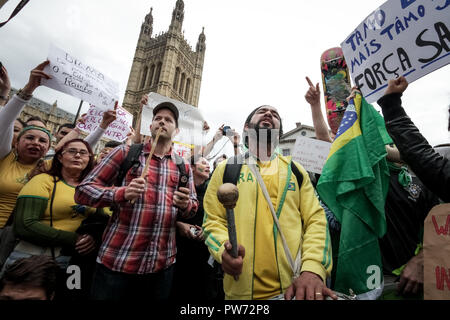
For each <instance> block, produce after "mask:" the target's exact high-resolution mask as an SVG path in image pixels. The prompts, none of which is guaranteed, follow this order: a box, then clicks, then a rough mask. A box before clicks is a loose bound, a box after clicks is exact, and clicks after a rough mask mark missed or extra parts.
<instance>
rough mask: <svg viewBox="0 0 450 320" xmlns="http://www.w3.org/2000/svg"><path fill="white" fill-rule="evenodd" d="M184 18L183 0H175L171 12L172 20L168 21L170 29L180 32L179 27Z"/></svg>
mask: <svg viewBox="0 0 450 320" xmlns="http://www.w3.org/2000/svg"><path fill="white" fill-rule="evenodd" d="M183 20H184V2H183V0H177V3H176V4H175V8H174V9H173V12H172V22H171V23H170V28H169V29H170V30H173V31H176V32H179V33H181V27H182V26H183Z"/></svg>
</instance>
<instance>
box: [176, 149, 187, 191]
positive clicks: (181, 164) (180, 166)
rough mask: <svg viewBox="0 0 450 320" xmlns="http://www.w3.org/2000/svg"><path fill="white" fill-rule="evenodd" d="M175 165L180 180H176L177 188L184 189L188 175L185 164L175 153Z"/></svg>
mask: <svg viewBox="0 0 450 320" xmlns="http://www.w3.org/2000/svg"><path fill="white" fill-rule="evenodd" d="M175 163H176V164H177V167H178V171H180V179H179V180H178V188H180V187H183V188H186V187H187V184H188V182H189V174H188V173H187V172H186V164H185V163H184V159H183V158H182V157H180V156H179V155H178V154H176V153H175Z"/></svg>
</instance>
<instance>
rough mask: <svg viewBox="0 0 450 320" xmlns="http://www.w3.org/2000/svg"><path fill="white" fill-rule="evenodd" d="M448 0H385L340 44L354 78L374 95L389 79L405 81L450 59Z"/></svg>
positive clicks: (368, 96)
mask: <svg viewBox="0 0 450 320" xmlns="http://www.w3.org/2000/svg"><path fill="white" fill-rule="evenodd" d="M449 16H450V1H449V0H434V1H430V0H389V1H387V2H385V3H384V4H383V5H382V6H381V7H379V8H378V9H377V10H375V11H374V12H372V13H371V14H370V15H369V16H368V17H367V18H366V19H365V20H364V21H363V22H362V23H361V24H360V25H359V26H358V27H357V28H356V29H355V30H354V31H353V32H352V33H351V34H350V35H349V36H348V37H347V38H346V39H345V40H344V41H343V42H342V43H341V47H342V50H343V51H344V56H345V60H346V62H347V65H348V66H349V69H350V73H351V76H352V79H353V81H354V83H355V84H356V85H357V86H359V88H360V89H361V91H362V93H363V95H364V97H365V98H366V100H367V101H368V102H369V103H371V102H374V101H376V100H378V99H379V98H380V97H381V96H382V95H383V93H384V91H385V90H386V87H387V83H388V80H391V79H395V78H398V77H399V76H405V77H406V79H407V80H408V82H410V83H411V82H412V81H414V80H417V79H419V78H421V77H423V76H424V75H426V74H428V73H430V72H432V71H434V70H436V69H438V68H441V67H443V66H445V65H447V64H448V63H449V62H450V31H449V29H450V19H449Z"/></svg>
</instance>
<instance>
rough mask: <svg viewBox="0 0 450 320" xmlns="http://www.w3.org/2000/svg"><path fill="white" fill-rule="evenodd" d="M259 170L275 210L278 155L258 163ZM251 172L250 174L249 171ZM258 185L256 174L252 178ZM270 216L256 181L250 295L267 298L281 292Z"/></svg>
mask: <svg viewBox="0 0 450 320" xmlns="http://www.w3.org/2000/svg"><path fill="white" fill-rule="evenodd" d="M258 166H259V170H260V173H261V176H262V179H263V181H264V184H265V185H266V188H267V192H268V193H269V196H270V199H271V200H272V205H273V207H274V208H275V210H277V207H276V203H277V195H278V157H277V158H276V159H275V160H272V161H268V162H264V163H263V162H258ZM250 174H251V173H250ZM253 179H254V180H255V183H256V184H258V181H257V180H256V177H253ZM273 227H274V222H273V217H272V213H271V212H270V208H269V205H268V204H267V201H266V198H265V197H264V194H263V192H262V190H261V188H260V187H259V184H258V202H257V213H256V227H255V228H256V231H255V257H254V259H255V265H254V271H253V272H254V274H253V276H254V278H253V298H254V299H258V300H259V299H269V298H272V297H274V296H276V295H278V294H280V293H281V286H280V278H279V274H278V266H277V263H276V256H275V244H274V238H273Z"/></svg>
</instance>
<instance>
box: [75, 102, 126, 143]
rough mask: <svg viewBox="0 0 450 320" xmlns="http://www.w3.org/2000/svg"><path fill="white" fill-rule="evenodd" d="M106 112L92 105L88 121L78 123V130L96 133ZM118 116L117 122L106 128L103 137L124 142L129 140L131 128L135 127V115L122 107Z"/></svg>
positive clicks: (118, 110) (87, 116)
mask: <svg viewBox="0 0 450 320" xmlns="http://www.w3.org/2000/svg"><path fill="white" fill-rule="evenodd" d="M104 112H105V111H103V110H102V109H100V108H98V107H96V106H94V105H91V106H90V108H89V110H88V112H87V115H86V118H85V119H86V121H85V122H84V123H78V124H77V128H79V129H80V130H83V131H85V132H87V133H91V132H93V131H95V129H97V127H98V126H99V125H100V123H101V122H102V118H103V113H104ZM116 115H117V118H116V120H114V121H113V122H112V123H111V124H110V125H109V126H108V128H106V130H105V133H104V134H103V137H105V138H108V139H111V140H115V141H119V142H122V141H124V140H125V139H126V138H127V134H128V133H129V132H130V127H131V126H132V125H133V115H132V114H131V113H129V112H128V111H127V110H125V109H124V108H122V107H118V108H117V110H116Z"/></svg>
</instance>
